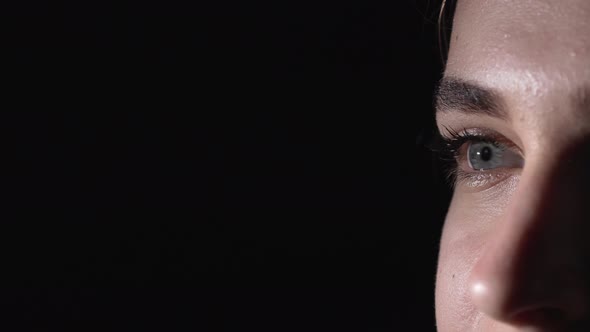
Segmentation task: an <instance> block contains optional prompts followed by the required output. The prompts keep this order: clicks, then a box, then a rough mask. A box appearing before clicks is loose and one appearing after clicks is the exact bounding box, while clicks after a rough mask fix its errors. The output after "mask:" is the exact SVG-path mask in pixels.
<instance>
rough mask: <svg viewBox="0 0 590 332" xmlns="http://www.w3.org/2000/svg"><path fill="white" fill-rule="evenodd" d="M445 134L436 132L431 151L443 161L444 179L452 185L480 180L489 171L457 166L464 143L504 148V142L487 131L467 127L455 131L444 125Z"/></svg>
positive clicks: (461, 156)
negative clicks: (481, 131)
mask: <svg viewBox="0 0 590 332" xmlns="http://www.w3.org/2000/svg"><path fill="white" fill-rule="evenodd" d="M445 131H446V135H443V134H441V133H440V132H437V135H436V139H435V140H434V142H433V144H431V145H430V149H431V151H433V152H434V153H435V154H437V155H438V156H439V159H440V160H441V162H442V163H443V165H442V166H443V171H444V173H445V175H446V179H447V181H448V182H449V184H450V185H451V186H452V187H455V186H456V185H457V184H458V183H461V182H465V181H476V180H481V177H482V176H485V175H490V176H491V171H476V170H473V171H471V172H470V171H465V170H463V169H461V167H460V166H459V160H460V159H461V158H464V157H465V156H464V155H463V154H462V152H461V148H462V147H463V146H464V145H465V144H466V143H487V144H492V145H494V146H495V147H497V148H500V149H504V148H506V146H505V144H503V143H500V142H499V141H498V139H497V138H496V137H494V136H495V135H490V134H487V133H474V132H470V131H468V130H467V129H463V130H461V131H460V132H457V131H455V130H453V129H451V128H447V127H445Z"/></svg>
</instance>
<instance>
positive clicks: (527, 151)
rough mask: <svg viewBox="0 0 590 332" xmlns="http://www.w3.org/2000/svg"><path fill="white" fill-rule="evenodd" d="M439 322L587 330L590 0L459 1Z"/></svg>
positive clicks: (462, 326) (450, 80)
mask: <svg viewBox="0 0 590 332" xmlns="http://www.w3.org/2000/svg"><path fill="white" fill-rule="evenodd" d="M436 117H437V124H438V127H439V130H440V131H441V134H442V135H443V136H444V137H445V139H446V140H447V141H448V146H449V147H450V150H452V151H451V152H452V153H453V156H454V157H455V158H456V160H457V165H456V172H455V175H456V181H455V191H454V195H453V200H452V203H451V206H450V209H449V212H448V215H447V219H446V223H445V227H444V231H443V235H442V240H441V250H440V258H439V266H438V274H437V284H436V318H437V326H438V330H439V331H441V332H463V331H478V332H486V331H590V1H588V0H495V1H490V0H459V1H458V3H457V9H456V13H455V20H454V27H453V34H452V37H451V47H450V52H449V58H448V63H447V68H446V71H445V78H444V79H443V81H442V82H441V87H440V90H439V93H438V96H437V114H436Z"/></svg>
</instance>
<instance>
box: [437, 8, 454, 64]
mask: <svg viewBox="0 0 590 332" xmlns="http://www.w3.org/2000/svg"><path fill="white" fill-rule="evenodd" d="M456 6H457V1H455V0H442V3H441V5H440V11H439V14H438V45H439V49H440V55H441V60H442V63H443V64H444V63H446V59H447V54H448V52H449V44H450V40H451V31H452V27H453V16H454V14H455V8H456Z"/></svg>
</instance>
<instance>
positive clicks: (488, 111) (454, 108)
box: [434, 77, 507, 119]
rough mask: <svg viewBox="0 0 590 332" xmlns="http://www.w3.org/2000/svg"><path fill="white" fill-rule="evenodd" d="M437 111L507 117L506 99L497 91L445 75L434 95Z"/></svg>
mask: <svg viewBox="0 0 590 332" xmlns="http://www.w3.org/2000/svg"><path fill="white" fill-rule="evenodd" d="M434 101H435V107H436V111H437V112H461V113H465V114H475V115H487V116H492V117H496V118H501V119H506V118H507V113H506V108H505V106H504V101H503V100H502V98H501V97H500V95H499V94H497V93H496V92H494V91H492V90H490V89H486V88H483V87H481V86H479V85H477V84H474V83H470V82H467V81H464V80H461V79H458V78H454V77H444V78H443V79H442V80H441V81H440V82H439V84H438V87H437V89H436V93H435V96H434Z"/></svg>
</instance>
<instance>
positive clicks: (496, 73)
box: [446, 0, 590, 97]
mask: <svg viewBox="0 0 590 332" xmlns="http://www.w3.org/2000/svg"><path fill="white" fill-rule="evenodd" d="M446 75H450V76H458V77H461V78H464V79H467V80H471V81H475V82H478V83H480V84H483V85H484V86H486V87H490V88H493V89H496V90H498V91H510V92H513V93H516V92H518V93H521V94H526V95H527V96H537V97H543V96H549V95H551V94H552V93H553V94H563V93H564V92H565V93H572V92H573V91H575V90H579V89H580V87H581V86H588V82H590V1H588V0H559V1H555V0H458V3H457V9H456V12H455V19H454V26H453V35H452V39H451V47H450V52H449V59H448V63H447V68H446Z"/></svg>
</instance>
